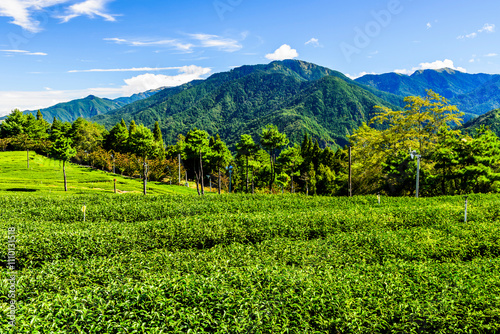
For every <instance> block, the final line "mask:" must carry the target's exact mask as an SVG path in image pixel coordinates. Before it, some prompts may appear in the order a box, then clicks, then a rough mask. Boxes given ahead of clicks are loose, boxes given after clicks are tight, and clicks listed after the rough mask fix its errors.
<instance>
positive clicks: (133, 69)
mask: <svg viewBox="0 0 500 334" xmlns="http://www.w3.org/2000/svg"><path fill="white" fill-rule="evenodd" d="M180 69H182V67H131V68H93V69H90V70H71V71H68V73H89V72H156V71H167V70H180Z"/></svg>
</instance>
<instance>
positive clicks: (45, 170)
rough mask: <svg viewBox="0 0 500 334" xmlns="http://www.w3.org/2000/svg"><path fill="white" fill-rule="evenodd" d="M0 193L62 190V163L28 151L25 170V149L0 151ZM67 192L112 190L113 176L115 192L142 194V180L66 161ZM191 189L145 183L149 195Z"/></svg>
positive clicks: (112, 191) (182, 192)
mask: <svg viewBox="0 0 500 334" xmlns="http://www.w3.org/2000/svg"><path fill="white" fill-rule="evenodd" d="M0 161H2V163H1V164H0V195H6V194H15V193H33V194H46V193H59V194H62V193H65V191H64V179H63V170H62V162H60V161H58V160H54V159H49V158H47V157H45V156H43V155H39V154H35V153H34V152H31V153H30V167H31V168H30V169H26V152H0ZM66 174H67V177H68V193H67V194H69V195H71V194H73V195H74V194H110V193H114V181H113V179H116V180H117V182H116V185H117V192H118V193H121V194H123V193H136V194H142V186H143V185H142V180H140V179H132V178H129V177H122V176H120V175H116V174H112V173H106V172H104V171H101V170H97V169H92V168H90V167H84V166H80V165H76V164H67V166H66ZM195 192H196V191H195V190H194V189H190V188H189V189H188V188H186V187H180V186H171V185H167V184H163V183H161V182H148V193H150V194H153V195H154V194H157V195H160V194H175V193H177V194H194V193H195Z"/></svg>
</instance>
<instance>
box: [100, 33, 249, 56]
mask: <svg viewBox="0 0 500 334" xmlns="http://www.w3.org/2000/svg"><path fill="white" fill-rule="evenodd" d="M185 35H187V36H188V37H189V38H190V39H191V40H192V41H190V42H187V41H180V40H179V39H175V38H168V39H142V40H140V39H136V40H128V39H124V38H117V37H113V38H104V40H105V41H110V42H114V43H116V44H125V45H129V46H136V47H141V46H144V47H147V46H155V47H160V46H164V47H172V48H174V49H176V50H178V51H181V52H184V53H191V52H193V49H194V48H215V49H218V50H220V51H225V52H234V51H238V50H240V49H241V48H242V47H243V46H242V45H241V44H240V43H239V42H238V41H237V40H235V39H231V38H223V37H220V36H217V35H209V34H185Z"/></svg>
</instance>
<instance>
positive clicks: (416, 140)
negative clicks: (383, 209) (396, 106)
mask: <svg viewBox="0 0 500 334" xmlns="http://www.w3.org/2000/svg"><path fill="white" fill-rule="evenodd" d="M404 101H405V103H406V106H405V108H404V109H403V110H391V109H390V108H387V107H379V106H376V107H375V108H376V109H377V110H378V111H379V112H378V113H376V115H375V116H374V117H373V118H372V119H371V121H370V125H372V124H379V125H380V128H382V130H377V129H375V128H373V127H370V126H369V125H367V124H363V125H362V126H361V127H360V128H358V129H357V130H356V131H355V132H354V133H353V135H351V136H350V137H349V141H350V144H351V146H352V152H353V161H354V164H353V175H354V178H353V189H354V190H355V193H357V194H365V193H373V192H375V191H377V190H379V189H381V188H382V184H383V183H384V182H386V181H387V178H386V177H384V175H383V173H382V171H383V169H384V168H385V167H387V164H388V161H391V160H394V159H396V160H398V159H399V160H401V161H402V160H404V159H403V157H407V156H408V157H409V151H410V149H412V150H416V151H417V152H418V153H419V154H421V155H422V158H423V160H422V161H423V167H424V168H425V157H427V156H429V155H430V154H432V151H433V148H434V147H435V145H436V143H437V140H438V136H437V134H438V132H439V130H440V129H449V127H450V125H451V124H456V125H460V124H461V116H462V115H463V114H462V113H459V111H458V109H457V107H456V106H453V105H450V104H449V102H448V100H446V99H445V98H444V97H442V96H440V95H439V94H437V93H435V92H433V91H432V90H427V96H426V97H419V96H408V97H406V98H405V99H404ZM402 167H404V166H402ZM400 172H402V171H400ZM386 174H387V173H386Z"/></svg>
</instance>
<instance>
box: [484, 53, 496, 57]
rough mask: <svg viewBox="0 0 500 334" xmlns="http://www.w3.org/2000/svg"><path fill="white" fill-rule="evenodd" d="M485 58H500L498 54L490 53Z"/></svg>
mask: <svg viewBox="0 0 500 334" xmlns="http://www.w3.org/2000/svg"><path fill="white" fill-rule="evenodd" d="M484 56H485V57H496V56H498V54H497V53H488V54H486V55H484Z"/></svg>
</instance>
